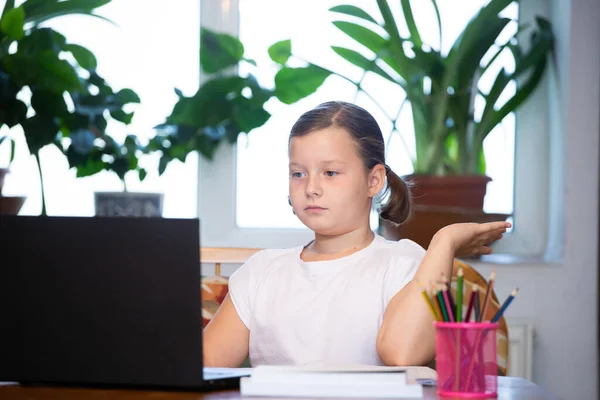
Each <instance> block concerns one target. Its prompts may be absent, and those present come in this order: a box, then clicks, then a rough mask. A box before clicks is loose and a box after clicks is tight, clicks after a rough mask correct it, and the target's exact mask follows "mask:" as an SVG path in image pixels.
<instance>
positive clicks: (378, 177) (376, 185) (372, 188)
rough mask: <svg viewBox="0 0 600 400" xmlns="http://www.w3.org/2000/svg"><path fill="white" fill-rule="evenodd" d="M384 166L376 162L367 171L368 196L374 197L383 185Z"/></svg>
mask: <svg viewBox="0 0 600 400" xmlns="http://www.w3.org/2000/svg"><path fill="white" fill-rule="evenodd" d="M385 176H386V174H385V167H384V166H383V165H382V164H377V165H376V166H374V167H373V168H372V169H371V171H370V172H369V182H368V183H369V188H368V194H369V197H375V196H377V194H378V193H379V192H381V189H383V185H385Z"/></svg>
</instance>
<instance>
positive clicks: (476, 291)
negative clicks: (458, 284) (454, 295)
mask: <svg viewBox="0 0 600 400" xmlns="http://www.w3.org/2000/svg"><path fill="white" fill-rule="evenodd" d="M475 298H479V286H477V284H475V285H473V289H471V298H470V299H469V306H468V307H467V313H466V314H465V322H470V319H471V313H472V312H473V306H474V305H475Z"/></svg>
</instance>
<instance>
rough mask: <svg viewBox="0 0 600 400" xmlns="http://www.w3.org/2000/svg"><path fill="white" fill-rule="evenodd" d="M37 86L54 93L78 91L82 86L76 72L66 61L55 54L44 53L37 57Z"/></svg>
mask: <svg viewBox="0 0 600 400" xmlns="http://www.w3.org/2000/svg"><path fill="white" fill-rule="evenodd" d="M37 65H38V68H39V72H38V84H39V85H40V86H41V87H45V88H47V89H50V90H54V91H55V92H60V93H62V92H63V91H65V90H66V91H69V92H70V91H76V90H80V89H81V87H82V85H81V81H80V80H79V76H78V75H77V72H76V71H75V69H74V68H73V66H72V65H71V64H69V62H68V61H66V60H61V59H59V58H58V56H57V54H55V53H51V52H44V53H42V54H40V55H39V57H37Z"/></svg>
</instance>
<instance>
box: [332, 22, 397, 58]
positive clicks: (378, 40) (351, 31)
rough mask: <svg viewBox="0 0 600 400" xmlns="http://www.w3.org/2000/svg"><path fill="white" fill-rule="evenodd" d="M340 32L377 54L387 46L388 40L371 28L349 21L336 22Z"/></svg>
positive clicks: (334, 23)
mask: <svg viewBox="0 0 600 400" xmlns="http://www.w3.org/2000/svg"><path fill="white" fill-rule="evenodd" d="M333 25H335V26H336V27H337V28H338V29H339V30H341V31H342V32H344V33H345V34H346V35H348V36H350V37H351V38H352V39H354V40H356V41H357V42H358V43H360V44H362V45H363V46H365V47H366V48H367V49H369V50H371V51H372V52H373V53H375V54H377V53H379V52H380V51H381V50H382V49H384V48H385V47H386V46H387V40H386V39H385V38H383V37H382V36H381V35H379V34H378V33H376V32H373V31H372V30H370V29H369V28H365V27H364V26H362V25H359V24H355V23H354V22H348V21H334V22H333Z"/></svg>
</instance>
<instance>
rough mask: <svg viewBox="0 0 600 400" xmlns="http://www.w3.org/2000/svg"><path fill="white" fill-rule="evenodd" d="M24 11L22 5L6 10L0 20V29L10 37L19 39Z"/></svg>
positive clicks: (23, 20)
mask: <svg viewBox="0 0 600 400" xmlns="http://www.w3.org/2000/svg"><path fill="white" fill-rule="evenodd" d="M24 24H25V12H24V11H23V7H17V8H13V9H11V10H9V11H7V12H6V14H5V15H4V16H3V17H2V20H0V30H1V31H2V33H3V34H5V35H6V36H8V37H10V38H11V39H15V40H19V39H21V38H22V37H23V25H24Z"/></svg>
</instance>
